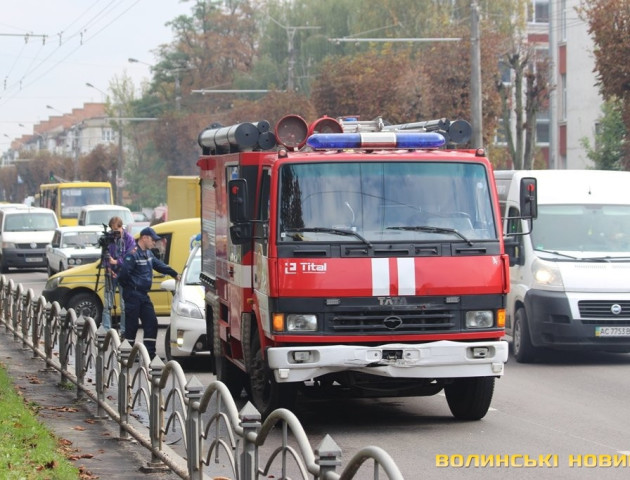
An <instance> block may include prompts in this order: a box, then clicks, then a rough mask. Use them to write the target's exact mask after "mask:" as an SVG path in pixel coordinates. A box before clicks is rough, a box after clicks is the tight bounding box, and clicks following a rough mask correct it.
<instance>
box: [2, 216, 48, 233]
mask: <svg viewBox="0 0 630 480" xmlns="http://www.w3.org/2000/svg"><path fill="white" fill-rule="evenodd" d="M55 228H57V224H56V222H55V217H54V215H52V214H50V213H19V214H14V215H7V216H6V219H5V220H4V231H5V232H43V231H49V230H54V229H55Z"/></svg>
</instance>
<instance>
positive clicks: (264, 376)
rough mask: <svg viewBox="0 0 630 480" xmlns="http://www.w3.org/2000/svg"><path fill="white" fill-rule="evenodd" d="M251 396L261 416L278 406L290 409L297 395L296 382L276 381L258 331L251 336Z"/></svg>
mask: <svg viewBox="0 0 630 480" xmlns="http://www.w3.org/2000/svg"><path fill="white" fill-rule="evenodd" d="M249 377H250V381H251V397H252V402H253V404H254V406H255V407H256V408H257V409H258V411H259V412H260V414H261V415H262V418H263V419H264V418H267V417H268V416H269V414H270V413H271V412H273V411H274V410H276V409H278V408H288V409H292V408H293V406H294V405H295V399H296V396H297V385H298V384H296V383H278V382H276V379H275V378H274V376H273V372H272V371H271V370H270V368H269V366H268V365H267V360H266V359H264V358H263V352H262V349H261V347H260V337H259V336H258V332H254V336H253V338H252V364H251V370H250V372H249Z"/></svg>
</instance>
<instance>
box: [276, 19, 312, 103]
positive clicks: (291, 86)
mask: <svg viewBox="0 0 630 480" xmlns="http://www.w3.org/2000/svg"><path fill="white" fill-rule="evenodd" d="M269 18H270V19H271V21H272V22H273V23H275V24H276V25H278V26H279V27H281V28H284V30H285V31H286V32H287V42H288V46H287V54H288V61H287V64H288V72H287V91H289V92H292V91H294V90H295V46H294V45H295V34H296V32H297V31H298V30H317V29H319V28H321V27H310V26H308V25H304V26H301V27H294V26H287V25H283V24H281V23H280V22H279V21H278V20H276V19H275V18H273V17H271V16H270V17H269Z"/></svg>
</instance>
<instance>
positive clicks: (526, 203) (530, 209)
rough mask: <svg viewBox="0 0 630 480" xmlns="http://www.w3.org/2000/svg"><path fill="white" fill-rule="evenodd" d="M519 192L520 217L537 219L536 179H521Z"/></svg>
mask: <svg viewBox="0 0 630 480" xmlns="http://www.w3.org/2000/svg"><path fill="white" fill-rule="evenodd" d="M520 192H521V195H520V201H521V204H520V208H521V216H522V217H523V218H527V219H532V218H536V217H538V190H537V185H536V179H535V178H532V177H525V178H521V189H520Z"/></svg>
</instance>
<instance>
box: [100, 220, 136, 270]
mask: <svg viewBox="0 0 630 480" xmlns="http://www.w3.org/2000/svg"><path fill="white" fill-rule="evenodd" d="M134 248H136V241H135V240H134V238H133V237H132V236H131V234H130V233H129V232H127V231H125V230H123V234H122V237H120V239H118V240H117V241H115V242H114V243H112V244H110V245H109V246H108V247H107V251H108V253H109V256H110V257H111V258H114V259H116V260H122V259H124V258H125V255H127V253H129V252H131V251H133V249H134ZM108 263H109V262H108ZM121 265H122V261H121V262H119V263H118V265H111V264H109V265H108V266H109V268H111V269H112V270H113V271H115V272H117V271H118V270H120V267H121Z"/></svg>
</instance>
